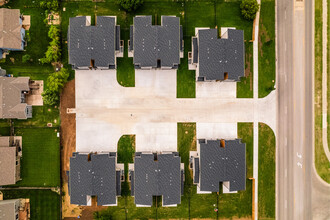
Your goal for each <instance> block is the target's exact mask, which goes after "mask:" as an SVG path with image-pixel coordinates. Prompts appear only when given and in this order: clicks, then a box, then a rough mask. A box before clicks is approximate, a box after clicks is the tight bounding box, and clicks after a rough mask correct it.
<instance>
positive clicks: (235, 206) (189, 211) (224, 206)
mask: <svg viewBox="0 0 330 220" xmlns="http://www.w3.org/2000/svg"><path fill="white" fill-rule="evenodd" d="M252 129H253V126H252V123H239V124H238V137H239V138H242V141H243V142H244V143H246V159H247V179H246V190H245V191H242V192H239V193H237V194H226V195H224V194H222V193H220V194H219V195H217V194H216V193H212V194H197V189H196V186H195V185H193V182H192V177H191V171H190V170H189V151H193V150H196V123H178V150H179V153H180V156H181V162H183V163H184V164H185V183H184V184H185V187H184V195H183V196H182V197H181V204H179V205H178V206H177V207H176V208H172V207H162V206H161V201H160V200H161V199H160V197H158V198H157V204H158V206H157V207H156V198H154V205H153V206H152V207H151V208H141V207H138V208H137V207H136V206H135V204H134V198H133V197H131V196H122V197H120V198H118V206H117V207H109V208H107V209H106V210H104V211H101V212H99V213H98V216H103V217H108V218H109V216H112V218H113V219H126V215H125V209H126V210H127V213H126V214H127V219H157V218H158V219H189V218H209V219H216V218H217V213H216V212H214V208H215V207H214V204H216V206H217V201H218V207H219V213H218V214H219V216H218V217H219V218H233V217H247V218H250V217H251V215H252V182H251V180H249V179H248V178H249V177H252V163H253V162H252V160H253V158H252V156H253V154H252V151H253V130H252ZM133 140H134V139H133V137H130V136H123V137H122V138H121V139H120V141H119V142H118V161H121V162H130V161H132V158H131V155H132V153H133V152H134V149H133V148H132V146H133V145H134V144H132V142H133ZM124 151H126V152H130V153H125V152H124Z"/></svg>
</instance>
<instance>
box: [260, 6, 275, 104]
mask: <svg viewBox="0 0 330 220" xmlns="http://www.w3.org/2000/svg"><path fill="white" fill-rule="evenodd" d="M259 27H260V29H259V67H258V68H259V80H258V87H259V89H258V90H259V91H258V92H259V98H263V97H265V96H267V95H268V94H269V93H270V92H271V91H272V90H274V89H275V88H274V85H275V72H276V67H275V1H274V0H265V1H262V3H261V11H260V25H259Z"/></svg>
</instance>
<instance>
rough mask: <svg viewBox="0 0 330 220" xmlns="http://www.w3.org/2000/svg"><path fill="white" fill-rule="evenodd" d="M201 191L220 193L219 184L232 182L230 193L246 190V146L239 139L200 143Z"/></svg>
mask: <svg viewBox="0 0 330 220" xmlns="http://www.w3.org/2000/svg"><path fill="white" fill-rule="evenodd" d="M199 143H200V189H201V191H211V192H219V182H226V181H229V182H230V189H229V190H230V191H239V190H245V180H246V160H245V144H244V143H241V141H240V140H239V139H236V140H226V141H225V147H221V146H220V140H208V141H206V142H203V141H200V142H199Z"/></svg>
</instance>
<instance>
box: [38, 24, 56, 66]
mask: <svg viewBox="0 0 330 220" xmlns="http://www.w3.org/2000/svg"><path fill="white" fill-rule="evenodd" d="M48 37H49V38H51V39H52V41H51V42H50V44H49V46H48V47H47V51H46V53H45V57H44V58H41V59H40V62H41V63H51V62H57V61H58V60H59V59H60V57H61V48H60V30H59V28H58V27H57V26H54V25H51V26H50V27H49V31H48Z"/></svg>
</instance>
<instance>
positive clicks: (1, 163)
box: [0, 136, 22, 186]
mask: <svg viewBox="0 0 330 220" xmlns="http://www.w3.org/2000/svg"><path fill="white" fill-rule="evenodd" d="M21 141H22V137H17V136H15V137H9V136H0V173H1V175H0V186H5V185H12V184H15V183H16V182H17V181H18V180H20V179H21V178H20V158H21V154H22V149H21Z"/></svg>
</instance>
